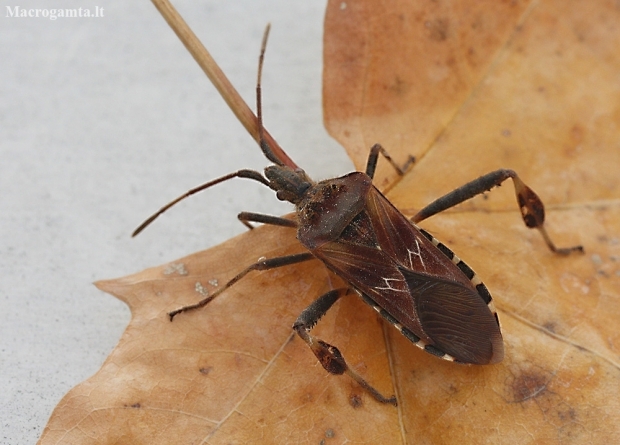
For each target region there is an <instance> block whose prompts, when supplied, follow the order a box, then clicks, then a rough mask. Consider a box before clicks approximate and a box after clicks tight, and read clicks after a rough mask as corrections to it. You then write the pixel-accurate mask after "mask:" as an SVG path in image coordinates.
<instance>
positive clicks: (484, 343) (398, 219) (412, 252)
mask: <svg viewBox="0 0 620 445" xmlns="http://www.w3.org/2000/svg"><path fill="white" fill-rule="evenodd" d="M278 170H279V168H278ZM269 176H273V175H268V177H269ZM290 200H291V202H294V203H295V204H296V207H297V214H298V218H299V220H298V223H299V227H298V231H297V238H298V239H299V241H300V242H301V243H302V244H303V245H304V246H305V247H306V248H308V250H310V252H312V254H313V255H314V256H315V257H316V258H318V259H320V260H321V261H322V262H323V263H325V265H326V266H327V267H328V268H329V269H330V270H332V271H333V272H334V273H336V274H337V275H339V276H340V277H342V278H344V279H345V280H346V281H347V282H348V283H349V284H350V285H351V286H352V287H353V288H354V289H355V290H356V291H357V293H358V294H360V296H362V297H363V298H364V300H365V301H366V302H367V303H369V304H371V305H372V306H373V307H375V308H377V310H378V311H379V313H381V314H382V315H383V316H384V317H385V318H387V319H388V320H389V321H391V322H392V324H394V325H395V326H396V327H397V328H398V329H399V330H400V331H401V332H403V334H404V335H405V336H407V338H409V339H411V340H412V341H414V343H416V344H417V345H419V346H420V347H422V348H424V349H425V350H427V351H428V352H431V353H433V354H434V355H438V356H441V357H443V358H445V359H447V360H455V361H458V362H461V363H474V364H488V363H497V362H499V361H501V360H502V358H503V351H504V349H503V342H502V335H501V331H500V327H499V322H498V321H497V316H496V314H495V312H494V311H493V310H492V307H491V308H489V306H488V304H489V303H490V301H491V300H490V295H489V294H488V291H486V287H484V285H483V284H482V283H477V284H478V287H480V286H482V289H481V292H479V291H478V289H477V288H476V287H475V286H474V284H472V278H473V277H475V275H474V276H472V277H471V278H468V277H467V276H466V275H465V273H464V272H463V271H462V270H461V269H459V267H457V266H456V264H455V263H453V262H452V261H451V258H449V257H447V256H446V254H444V253H443V252H442V251H441V250H439V249H438V248H437V247H436V246H435V245H433V243H432V242H431V240H432V239H433V238H432V236H430V235H429V234H428V233H427V232H423V231H421V230H420V229H419V228H418V227H416V226H415V225H414V224H413V223H411V222H410V221H409V220H408V219H407V218H406V217H405V216H404V215H403V214H402V213H401V212H400V211H398V209H396V207H394V206H393V205H392V204H391V203H390V201H389V200H388V199H387V198H385V196H383V194H382V193H381V192H380V191H379V190H377V188H376V187H374V186H373V185H372V179H371V178H370V177H369V176H368V175H366V174H364V173H361V172H353V173H350V174H348V175H345V176H342V177H340V178H335V179H329V180H326V181H322V182H319V183H318V184H316V185H313V186H311V187H307V188H306V189H305V190H304V192H303V195H302V196H301V197H300V196H296V197H295V198H293V199H290ZM429 237H430V239H429ZM453 257H454V256H453ZM485 300H486V301H485ZM383 311H385V313H386V314H384V313H383Z"/></svg>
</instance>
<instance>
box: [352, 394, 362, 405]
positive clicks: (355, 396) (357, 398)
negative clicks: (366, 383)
mask: <svg viewBox="0 0 620 445" xmlns="http://www.w3.org/2000/svg"><path fill="white" fill-rule="evenodd" d="M349 404H350V405H351V406H352V407H353V408H360V407H361V406H362V404H363V402H362V397H361V396H360V395H359V394H351V395H350V396H349Z"/></svg>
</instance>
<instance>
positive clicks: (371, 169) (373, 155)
mask: <svg viewBox="0 0 620 445" xmlns="http://www.w3.org/2000/svg"><path fill="white" fill-rule="evenodd" d="M379 153H381V154H382V155H383V157H384V158H385V159H386V160H387V161H388V162H389V163H390V164H391V165H392V167H394V170H396V173H398V174H399V175H401V176H402V175H404V174H405V172H406V171H407V169H409V167H411V164H413V163H414V162H415V158H414V157H413V156H409V158H408V159H407V162H405V165H403V166H402V167H401V166H400V165H398V164H397V163H396V162H395V161H394V160H393V159H392V157H391V156H390V154H389V153H388V152H387V150H386V149H385V148H383V146H382V145H381V144H375V145H373V146H372V148H371V149H370V154H369V155H368V161H367V162H366V174H367V175H368V176H370V177H371V178H373V177H374V176H375V169H376V168H377V160H378V158H379Z"/></svg>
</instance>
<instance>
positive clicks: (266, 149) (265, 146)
mask: <svg viewBox="0 0 620 445" xmlns="http://www.w3.org/2000/svg"><path fill="white" fill-rule="evenodd" d="M270 29H271V25H270V24H267V27H266V28H265V32H264V34H263V40H262V43H261V49H260V56H259V58H258V75H257V82H256V109H257V110H256V113H257V115H256V120H257V126H258V143H259V145H260V148H261V150H262V152H263V154H264V155H265V157H266V158H267V159H269V160H270V161H271V162H273V163H274V164H276V165H279V166H285V165H286V166H289V167H291V168H298V167H297V165H296V164H295V163H294V162H293V161H292V160H291V159H290V158H289V157H288V156H287V155H286V153H284V151H283V150H282V149H281V148H280V147H279V146H278V145H277V143H276V148H277V151H275V152H274V150H273V149H272V148H271V145H270V144H269V142H268V141H267V133H266V130H265V127H264V126H263V110H262V93H261V77H262V72H263V62H264V60H265V50H266V48H267V39H268V37H269V30H270ZM205 51H206V50H205ZM218 69H219V67H218ZM221 76H222V77H223V78H224V79H226V76H224V74H222V75H221ZM226 81H228V79H226ZM276 153H278V154H280V155H281V156H278V155H276ZM232 178H247V179H252V180H254V181H258V182H260V183H262V184H264V185H266V186H267V187H270V188H272V184H270V182H269V180H267V179H265V177H263V175H262V174H261V173H259V172H257V171H255V170H248V169H243V170H238V171H236V172H233V173H229V174H227V175H224V176H221V177H219V178H217V179H213V180H211V181H209V182H206V183H204V184H202V185H199V186H197V187H194V188H193V189H191V190H188V191H187V192H185V193H183V194H182V195H181V196H179V197H178V198H176V199H174V200H172V201H170V202H169V203H168V204H166V205H165V206H163V207H162V208H161V209H159V210H158V211H157V212H155V213H154V214H153V215H151V216H150V217H148V218H147V219H146V220H145V221H144V222H143V223H142V224H140V226H138V228H137V229H136V230H134V232H133V233H132V234H131V236H132V237H135V236H136V235H138V234H139V233H140V232H142V231H143V230H144V229H145V228H146V227H148V226H149V225H150V224H151V223H152V222H153V221H155V219H157V217H159V215H161V214H162V213H164V212H165V211H166V210H168V209H169V208H170V207H172V206H173V205H175V204H177V203H178V202H180V201H182V200H184V199H185V198H187V197H189V196H191V195H193V194H195V193H198V192H201V191H203V190H206V189H208V188H209V187H211V186H214V185H216V184H219V183H220V182H224V181H227V180H229V179H232Z"/></svg>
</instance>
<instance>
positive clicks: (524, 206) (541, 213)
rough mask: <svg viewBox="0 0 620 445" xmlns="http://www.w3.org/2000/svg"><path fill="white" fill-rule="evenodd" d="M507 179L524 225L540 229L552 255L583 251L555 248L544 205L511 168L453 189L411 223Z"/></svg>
mask: <svg viewBox="0 0 620 445" xmlns="http://www.w3.org/2000/svg"><path fill="white" fill-rule="evenodd" d="M508 178H511V179H512V182H513V184H514V187H515V194H516V196H517V203H518V204H519V209H520V210H521V217H522V218H523V222H525V225H526V226H527V227H529V228H530V229H538V231H539V232H540V233H541V234H542V236H543V238H544V240H545V242H546V243H547V246H548V247H549V249H551V251H552V252H555V253H558V254H560V255H568V254H569V253H571V252H574V251H577V252H583V247H582V246H572V247H556V246H555V244H554V243H553V241H551V238H550V237H549V234H548V233H547V231H546V230H545V227H544V222H545V206H544V205H543V203H542V201H541V200H540V198H539V197H538V195H537V194H536V193H535V192H534V190H532V189H531V188H529V187H528V186H527V185H525V183H524V182H523V181H521V179H520V178H519V176H518V175H517V173H516V172H515V171H514V170H509V169H500V170H495V171H493V172H491V173H487V174H486V175H483V176H480V177H479V178H478V179H474V180H473V181H471V182H468V183H467V184H465V185H462V186H461V187H459V188H457V189H455V190H452V191H451V192H450V193H448V194H446V195H444V196H442V197H441V198H439V199H437V200H435V201H433V202H432V203H430V204H429V205H427V206H426V207H424V208H423V209H422V210H420V211H419V212H418V213H417V214H416V215H415V216H414V217H413V218H411V221H413V222H414V223H418V222H420V221H423V220H425V219H426V218H429V217H431V216H433V215H435V214H436V213H439V212H443V211H444V210H446V209H449V208H450V207H453V206H455V205H457V204H460V203H462V202H463V201H467V200H468V199H471V198H473V197H474V196H476V195H479V194H482V193H484V192H487V191H489V190H491V189H492V188H493V187H496V186H499V185H501V183H502V182H504V181H505V180H506V179H508Z"/></svg>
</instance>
